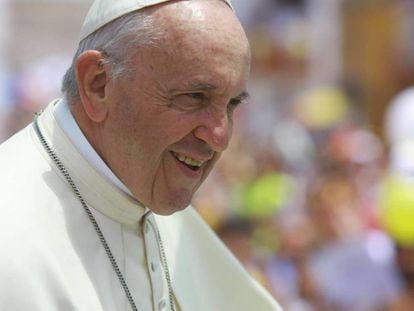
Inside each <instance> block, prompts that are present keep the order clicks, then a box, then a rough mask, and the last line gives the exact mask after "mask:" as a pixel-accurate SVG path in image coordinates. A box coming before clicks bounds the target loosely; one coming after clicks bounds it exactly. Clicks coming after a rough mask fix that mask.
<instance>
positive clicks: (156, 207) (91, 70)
mask: <svg viewBox="0 0 414 311" xmlns="http://www.w3.org/2000/svg"><path fill="white" fill-rule="evenodd" d="M151 11H152V14H153V16H154V21H155V23H160V25H161V27H162V29H164V30H165V36H163V38H162V39H160V40H159V41H158V42H157V43H156V47H154V46H151V47H145V48H142V49H140V50H139V51H138V53H137V55H136V56H135V58H134V61H133V66H134V67H135V68H136V74H135V75H134V77H122V78H119V79H110V78H108V77H109V76H110V67H109V66H108V65H105V66H100V65H99V60H100V59H101V58H102V54H101V53H99V52H98V51H88V52H86V53H84V54H83V55H81V56H80V58H79V60H78V64H77V77H78V81H79V85H80V87H79V88H80V95H81V105H73V106H72V107H73V108H72V113H73V114H74V116H75V118H76V120H77V122H78V124H79V125H80V127H81V128H82V130H83V132H84V133H85V135H86V137H87V138H88V140H89V141H90V142H91V144H92V145H93V146H94V148H95V149H96V150H97V152H98V154H99V155H100V156H101V157H102V159H103V160H104V161H105V162H106V163H107V165H108V166H109V167H110V168H111V169H112V171H113V172H114V173H115V174H116V175H117V176H118V177H119V178H120V180H121V181H122V182H123V183H124V184H125V185H126V186H127V187H128V189H130V191H131V192H132V194H133V195H134V196H135V198H136V199H137V200H138V201H140V202H141V203H142V204H144V205H145V206H147V207H149V208H150V209H151V210H152V211H153V212H155V213H157V214H161V215H169V214H172V213H174V212H176V211H179V210H182V209H184V208H185V207H186V206H188V205H189V204H190V202H191V199H192V197H193V194H194V192H195V191H196V190H197V189H198V188H199V186H200V184H201V183H202V182H203V180H204V179H205V178H206V177H207V175H208V174H209V173H210V171H211V169H212V168H213V166H214V164H215V163H216V161H217V160H218V158H219V157H220V155H221V153H222V152H223V151H224V150H225V149H226V147H227V146H228V144H229V140H230V137H231V134H232V114H233V111H234V109H236V107H237V106H238V105H239V104H240V103H242V102H244V101H245V100H246V98H247V97H248V94H247V91H246V84H247V80H248V75H249V66H250V52H249V45H248V42H247V39H246V36H245V33H244V31H243V29H242V28H241V26H240V24H239V22H238V20H237V18H236V17H235V15H234V12H233V11H232V10H231V9H230V8H229V7H228V6H227V5H226V4H225V3H224V2H222V1H219V0H217V1H216V0H213V1H212V0H195V1H176V2H167V4H162V5H159V6H156V7H154V8H151ZM183 162H186V163H183Z"/></svg>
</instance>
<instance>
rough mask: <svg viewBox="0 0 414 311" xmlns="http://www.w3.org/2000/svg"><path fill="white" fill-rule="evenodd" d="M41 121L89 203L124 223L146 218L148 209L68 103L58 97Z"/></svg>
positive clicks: (42, 128) (54, 147) (46, 134)
mask: <svg viewBox="0 0 414 311" xmlns="http://www.w3.org/2000/svg"><path fill="white" fill-rule="evenodd" d="M65 106H66V108H65ZM38 121H39V127H40V129H41V131H42V133H43V135H44V136H45V137H46V139H47V141H48V143H49V144H50V145H51V147H52V148H53V150H54V151H55V152H56V153H57V155H58V157H59V159H60V160H61V161H62V162H63V164H64V165H65V167H66V169H67V170H68V172H69V174H70V175H71V177H72V179H73V180H74V182H75V183H76V186H77V187H78V188H79V191H80V192H81V194H82V196H83V197H84V198H85V200H86V202H87V203H88V205H90V206H92V207H93V208H94V209H96V210H98V211H99V212H101V213H103V214H105V215H106V216H108V217H110V218H112V219H113V220H115V221H117V222H120V223H123V224H129V225H131V224H135V223H137V222H138V221H139V220H140V219H141V218H142V217H143V215H144V214H145V213H146V212H147V211H148V209H147V208H145V207H143V206H142V204H141V203H139V202H138V201H137V200H136V199H135V198H133V196H132V195H131V193H130V191H129V190H128V189H127V188H126V186H125V185H124V184H123V183H122V182H121V181H120V180H119V179H118V178H117V177H116V176H115V174H114V173H113V172H112V171H111V170H110V169H109V167H108V166H107V165H106V164H105V163H104V162H103V160H102V159H101V158H100V157H99V155H98V154H97V153H96V151H95V150H94V149H93V147H92V146H91V145H90V144H89V142H88V141H87V139H86V137H85V136H84V135H83V133H82V131H81V130H80V129H79V127H78V125H77V124H76V121H75V120H74V118H73V116H72V115H71V113H70V111H69V109H68V107H67V105H66V104H65V103H64V102H62V101H61V100H55V101H53V102H52V103H50V104H49V105H48V106H47V107H46V109H45V111H44V112H43V113H42V114H41V115H40V116H39V119H38ZM45 155H46V156H47V158H48V161H49V162H51V166H52V167H53V169H54V170H55V171H57V173H58V174H59V175H61V173H60V172H59V170H58V169H57V167H56V166H55V165H54V164H53V163H52V161H51V160H50V159H49V156H48V155H47V154H46V152H45ZM62 179H63V176H62Z"/></svg>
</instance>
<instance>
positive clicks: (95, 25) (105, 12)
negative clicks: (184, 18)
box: [80, 0, 233, 41]
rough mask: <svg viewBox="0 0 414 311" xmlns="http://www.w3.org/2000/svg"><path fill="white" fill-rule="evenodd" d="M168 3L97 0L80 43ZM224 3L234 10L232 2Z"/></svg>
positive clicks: (137, 0) (227, 0)
mask: <svg viewBox="0 0 414 311" xmlns="http://www.w3.org/2000/svg"><path fill="white" fill-rule="evenodd" d="M167 1H170V0H116V1H114V0H95V1H94V2H93V4H92V6H91V8H90V9H89V12H88V14H87V15H86V18H85V21H84V23H83V26H82V29H81V32H80V41H82V40H83V39H85V38H86V37H87V36H89V35H90V34H92V33H93V32H95V31H96V30H98V29H99V28H101V27H102V26H104V25H106V24H107V23H109V22H111V21H113V20H115V19H117V18H118V17H121V16H123V15H125V14H128V13H130V12H133V11H137V10H140V9H143V8H145V7H149V6H153V5H156V4H160V3H162V2H167ZM222 1H224V2H226V3H227V4H228V5H229V6H230V8H233V7H232V5H231V2H230V0H222Z"/></svg>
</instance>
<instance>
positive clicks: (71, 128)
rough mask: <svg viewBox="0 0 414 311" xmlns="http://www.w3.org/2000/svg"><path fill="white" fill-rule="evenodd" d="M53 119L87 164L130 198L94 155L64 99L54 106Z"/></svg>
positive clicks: (105, 166)
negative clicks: (54, 118)
mask: <svg viewBox="0 0 414 311" xmlns="http://www.w3.org/2000/svg"><path fill="white" fill-rule="evenodd" d="M54 114H55V117H56V120H57V122H58V123H59V125H60V127H61V128H62V130H63V131H64V132H65V134H66V135H67V136H68V137H69V139H70V141H71V142H72V144H74V146H75V148H76V149H77V150H78V151H79V152H80V154H81V155H82V156H84V157H85V158H86V159H87V160H88V162H89V163H90V164H91V165H92V166H93V167H95V168H96V169H97V170H98V171H99V172H101V173H102V174H103V175H104V176H105V177H106V178H107V179H108V180H109V181H111V182H112V183H113V184H114V185H115V186H117V187H118V188H119V189H121V190H122V191H124V192H126V193H127V194H129V195H131V196H132V193H131V191H129V189H128V188H127V187H126V186H125V185H124V183H123V182H122V181H120V180H119V178H118V177H117V176H116V175H115V174H114V173H113V172H112V171H111V169H110V168H109V167H108V166H107V165H106V163H105V162H104V161H103V160H102V159H101V157H100V156H99V155H98V154H97V153H96V151H95V149H93V147H92V146H91V144H90V143H89V142H88V140H87V139H86V137H85V135H83V133H82V131H81V129H80V128H79V126H78V124H77V123H76V121H75V119H74V118H73V116H72V113H71V112H70V110H69V107H68V104H67V102H66V100H65V98H62V99H61V100H59V101H58V102H57V103H56V105H55V113H54Z"/></svg>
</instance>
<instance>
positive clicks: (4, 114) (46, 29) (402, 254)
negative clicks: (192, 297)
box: [0, 0, 414, 311]
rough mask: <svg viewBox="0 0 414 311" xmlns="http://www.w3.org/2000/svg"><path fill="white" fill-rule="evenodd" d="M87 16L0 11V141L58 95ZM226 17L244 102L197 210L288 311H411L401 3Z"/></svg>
mask: <svg viewBox="0 0 414 311" xmlns="http://www.w3.org/2000/svg"><path fill="white" fill-rule="evenodd" d="M91 2H92V1H91V0H0V142H1V141H4V140H5V139H7V138H8V137H10V136H11V135H12V134H13V133H15V132H16V131H17V130H19V129H21V128H22V127H24V126H26V125H27V124H28V123H30V122H31V120H32V118H33V114H34V112H36V111H38V110H40V109H42V108H43V107H45V106H46V105H47V103H49V102H50V101H51V100H52V99H54V98H57V97H59V96H61V94H60V84H61V78H62V76H63V74H64V72H65V70H66V69H67V68H68V67H69V63H70V62H71V58H72V56H73V54H74V52H75V50H76V47H77V41H78V33H79V30H80V27H81V24H82V21H83V18H84V16H85V15H86V12H87V9H88V7H89V5H90V4H91ZM233 4H234V7H235V9H236V13H237V15H238V16H239V17H240V19H241V22H242V24H243V26H244V27H245V29H246V32H247V33H248V36H249V39H250V42H251V46H252V51H253V62H252V74H251V83H250V90H249V91H250V93H251V100H250V102H249V103H248V104H246V105H244V106H243V107H240V109H238V111H237V113H236V116H235V119H236V121H235V131H234V136H233V140H232V143H231V145H230V147H229V150H228V151H227V153H226V154H225V156H223V158H222V159H221V161H220V162H219V163H218V165H217V168H216V170H215V171H214V172H213V173H212V174H211V176H210V177H209V178H208V179H207V181H206V183H205V184H204V185H203V186H202V188H201V189H200V191H199V192H198V194H197V196H196V198H195V199H194V205H195V206H196V207H197V209H198V211H199V212H200V213H201V215H202V216H203V217H204V218H205V219H206V221H207V222H208V223H209V224H210V225H211V226H212V227H213V228H214V229H215V230H216V231H217V233H218V234H219V236H220V237H221V238H222V239H223V241H224V242H225V243H226V244H227V245H228V246H229V247H230V249H231V250H232V251H233V252H234V253H235V254H236V256H237V257H238V258H239V260H240V261H241V262H242V264H243V265H244V266H245V267H246V268H247V270H248V271H249V272H250V273H251V274H252V275H253V276H254V277H255V278H256V279H257V280H258V281H259V282H260V283H262V284H263V285H264V286H266V287H267V288H268V289H269V291H270V292H271V293H272V295H274V296H275V297H276V298H277V299H278V301H279V302H280V303H281V304H282V306H283V307H284V309H285V310H287V311H307V310H322V311H324V310H333V311H336V310H338V311H341V310H347V311H349V310H352V311H359V310H361V311H374V310H391V311H406V310H407V311H409V310H414V88H411V87H412V86H413V85H414V0H254V1H253V0H233ZM28 160H30V159H28Z"/></svg>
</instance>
